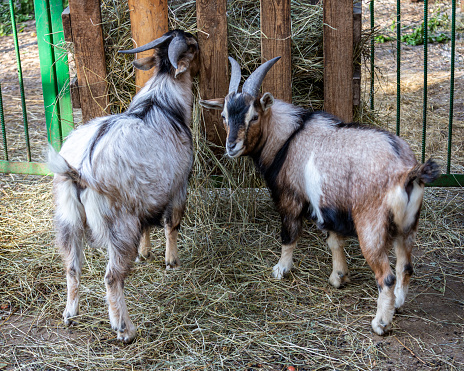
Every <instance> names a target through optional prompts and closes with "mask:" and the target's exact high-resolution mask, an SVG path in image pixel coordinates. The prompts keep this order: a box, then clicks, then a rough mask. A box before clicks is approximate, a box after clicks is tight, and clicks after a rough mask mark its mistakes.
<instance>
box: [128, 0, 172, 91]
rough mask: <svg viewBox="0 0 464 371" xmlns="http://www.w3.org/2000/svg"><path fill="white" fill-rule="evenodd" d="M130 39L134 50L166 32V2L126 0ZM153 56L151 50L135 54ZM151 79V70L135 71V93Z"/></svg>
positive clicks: (141, 56) (157, 0)
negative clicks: (132, 41) (130, 32)
mask: <svg viewBox="0 0 464 371" xmlns="http://www.w3.org/2000/svg"><path fill="white" fill-rule="evenodd" d="M128 4H129V10H130V19H131V30H132V39H133V40H134V48H135V47H138V46H141V45H145V44H147V43H149V42H150V41H153V40H156V39H157V38H158V37H160V36H162V35H163V34H165V33H166V32H167V31H168V2H167V0H128ZM150 55H153V50H147V51H145V52H141V53H138V54H137V56H136V57H137V58H144V57H149V56H150ZM151 77H153V70H150V71H141V70H137V69H136V70H135V85H137V91H138V90H140V89H141V88H142V87H143V86H144V85H145V83H146V82H147V81H148V80H149V79H150V78H151Z"/></svg>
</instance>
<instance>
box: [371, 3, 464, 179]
mask: <svg viewBox="0 0 464 371" xmlns="http://www.w3.org/2000/svg"><path fill="white" fill-rule="evenodd" d="M374 1H375V0H371V1H370V3H369V12H370V26H371V32H372V33H373V32H374V30H375V16H374ZM451 4H452V9H451V67H450V98H449V101H450V105H449V121H448V144H447V159H446V172H445V173H443V174H442V175H441V176H440V178H439V179H437V180H436V181H435V182H433V183H432V184H429V185H428V186H431V187H464V174H453V173H451V161H452V148H451V146H452V140H453V103H454V72H455V71H454V70H455V36H456V26H455V24H456V0H452V1H451ZM428 12H429V7H428V1H427V0H424V19H423V21H424V82H423V86H424V88H423V89H424V90H423V106H422V135H421V137H422V143H421V160H422V162H424V161H425V159H426V150H425V149H426V141H427V108H428V106H427V94H428V81H427V72H428ZM396 38H397V40H396V47H397V56H396V57H397V58H396V63H397V66H396V67H397V70H396V72H397V80H396V84H397V92H396V95H397V97H396V99H397V101H396V134H397V135H400V129H401V124H400V123H401V103H400V102H401V6H400V0H397V11H396ZM374 48H375V45H374V42H373V40H372V41H371V57H370V58H371V61H370V62H371V63H370V65H371V75H370V97H369V101H370V108H371V109H372V110H373V109H374V83H375V75H374V67H375V64H374V56H375V53H374V51H375V49H374Z"/></svg>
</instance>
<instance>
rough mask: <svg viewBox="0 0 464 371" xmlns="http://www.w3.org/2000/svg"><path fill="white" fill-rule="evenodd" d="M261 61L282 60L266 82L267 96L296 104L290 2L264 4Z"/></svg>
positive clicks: (263, 1) (283, 0) (263, 2)
mask: <svg viewBox="0 0 464 371" xmlns="http://www.w3.org/2000/svg"><path fill="white" fill-rule="evenodd" d="M260 4H261V58H262V62H266V61H268V60H269V59H272V58H274V57H278V56H281V57H282V58H281V59H280V60H279V62H277V63H276V64H275V65H274V66H273V67H272V68H271V69H270V70H269V72H268V73H267V75H266V78H265V79H264V81H263V85H262V86H263V90H262V91H263V92H270V93H271V94H272V95H274V97H276V98H278V99H282V100H285V101H287V102H291V101H292V68H291V66H292V56H291V41H292V40H291V35H292V29H291V19H290V0H274V1H267V0H261V1H260Z"/></svg>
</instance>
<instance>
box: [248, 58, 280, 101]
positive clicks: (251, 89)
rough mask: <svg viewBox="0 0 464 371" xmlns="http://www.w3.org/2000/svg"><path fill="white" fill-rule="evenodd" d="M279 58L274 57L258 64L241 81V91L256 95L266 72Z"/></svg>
mask: <svg viewBox="0 0 464 371" xmlns="http://www.w3.org/2000/svg"><path fill="white" fill-rule="evenodd" d="M279 59H280V57H275V58H273V59H270V60H268V61H267V62H266V63H263V64H262V65H261V66H259V67H258V68H257V69H256V70H255V71H254V72H253V73H252V74H251V75H250V76H249V77H248V78H247V79H246V81H245V82H244V83H243V86H242V92H243V93H248V94H250V95H252V96H253V97H256V96H257V95H258V92H259V88H260V87H261V84H262V83H263V80H264V78H265V77H266V74H267V73H268V72H269V70H270V69H271V67H272V66H273V65H274V63H275V62H277V61H278V60H279Z"/></svg>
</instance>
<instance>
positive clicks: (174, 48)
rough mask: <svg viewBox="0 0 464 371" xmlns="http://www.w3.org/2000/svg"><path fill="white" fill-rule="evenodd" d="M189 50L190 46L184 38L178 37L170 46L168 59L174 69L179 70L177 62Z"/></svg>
mask: <svg viewBox="0 0 464 371" xmlns="http://www.w3.org/2000/svg"><path fill="white" fill-rule="evenodd" d="M187 50H188V45H187V43H186V42H185V38H184V37H183V36H179V35H177V36H176V37H175V38H174V39H173V40H172V41H171V43H170V44H169V49H168V57H169V61H170V62H171V64H172V66H173V67H174V68H177V60H178V59H179V57H180V55H181V54H182V53H184V52H185V51H187Z"/></svg>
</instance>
